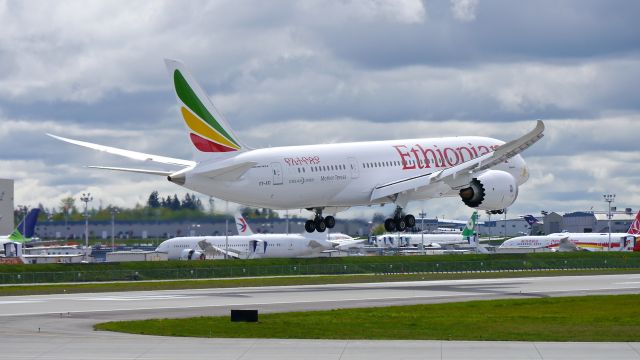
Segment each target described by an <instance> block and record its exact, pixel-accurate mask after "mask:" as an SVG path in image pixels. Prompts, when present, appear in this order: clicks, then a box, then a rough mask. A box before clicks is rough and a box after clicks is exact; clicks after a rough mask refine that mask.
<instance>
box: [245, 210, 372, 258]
mask: <svg viewBox="0 0 640 360" xmlns="http://www.w3.org/2000/svg"><path fill="white" fill-rule="evenodd" d="M235 221H236V229H237V230H238V235H243V236H255V235H254V233H253V231H252V230H251V226H249V223H248V222H247V220H245V218H244V216H242V214H240V213H237V214H235ZM273 235H276V234H273ZM278 235H281V236H283V237H286V236H288V235H289V234H278ZM257 236H260V235H259V234H258V235H257ZM302 236H303V237H305V238H307V239H312V240H313V239H315V238H319V239H322V240H326V241H328V242H329V243H331V245H333V250H325V251H336V250H337V251H349V250H357V249H361V248H362V247H363V246H364V243H365V239H354V238H352V237H351V236H349V235H347V234H343V233H334V232H331V233H329V234H327V235H326V236H324V237H318V236H315V237H314V236H311V235H307V236H305V235H304V234H302Z"/></svg>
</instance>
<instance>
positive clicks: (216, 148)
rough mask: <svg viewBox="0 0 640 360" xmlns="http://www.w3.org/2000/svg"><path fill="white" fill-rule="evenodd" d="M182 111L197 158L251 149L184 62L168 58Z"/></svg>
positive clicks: (167, 62)
mask: <svg viewBox="0 0 640 360" xmlns="http://www.w3.org/2000/svg"><path fill="white" fill-rule="evenodd" d="M165 63H166V65H167V70H168V71H169V73H170V74H171V77H172V81H173V86H174V89H175V92H176V96H177V100H178V105H179V106H180V114H181V116H182V119H183V120H184V122H185V124H186V126H187V130H188V131H189V138H190V140H191V143H192V144H193V146H194V147H195V148H196V150H197V151H196V157H200V156H201V155H202V153H226V152H235V151H242V150H247V149H249V148H248V147H247V146H246V145H244V144H243V143H242V142H241V141H240V140H239V139H238V136H236V134H235V133H234V132H233V130H232V129H231V127H230V126H229V124H228V123H227V121H226V120H225V119H224V117H223V116H222V114H220V113H219V112H218V110H217V109H216V108H215V106H213V103H212V102H211V100H210V99H209V97H208V96H207V94H206V93H205V92H204V90H202V88H201V87H200V85H198V83H197V82H196V81H195V79H194V78H193V77H192V76H191V74H189V72H188V71H187V70H186V68H185V66H184V64H182V63H181V62H179V61H176V60H169V59H166V60H165Z"/></svg>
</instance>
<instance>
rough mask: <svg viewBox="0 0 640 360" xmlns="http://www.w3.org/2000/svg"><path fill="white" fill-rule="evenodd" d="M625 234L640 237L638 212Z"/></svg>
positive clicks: (639, 213)
mask: <svg viewBox="0 0 640 360" xmlns="http://www.w3.org/2000/svg"><path fill="white" fill-rule="evenodd" d="M627 233H629V234H632V235H640V211H638V213H637V214H636V219H635V220H633V222H632V223H631V226H630V227H629V231H627Z"/></svg>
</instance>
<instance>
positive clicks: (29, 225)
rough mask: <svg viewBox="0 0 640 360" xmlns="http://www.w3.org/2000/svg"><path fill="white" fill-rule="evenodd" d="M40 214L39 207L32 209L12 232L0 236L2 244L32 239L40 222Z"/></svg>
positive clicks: (0, 244) (0, 243)
mask: <svg viewBox="0 0 640 360" xmlns="http://www.w3.org/2000/svg"><path fill="white" fill-rule="evenodd" d="M38 214H40V209H39V208H33V209H31V210H30V211H29V212H28V213H27V216H25V217H24V218H23V219H22V221H20V223H19V224H18V226H16V228H15V230H13V232H12V233H11V234H9V235H3V236H0V246H3V245H4V244H6V243H9V242H19V243H25V242H27V241H29V240H31V238H32V237H33V234H34V229H35V228H36V223H37V222H38Z"/></svg>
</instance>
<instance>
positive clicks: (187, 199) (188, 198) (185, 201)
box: [180, 193, 195, 210]
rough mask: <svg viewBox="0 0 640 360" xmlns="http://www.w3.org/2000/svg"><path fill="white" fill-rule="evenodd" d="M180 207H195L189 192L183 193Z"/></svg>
mask: <svg viewBox="0 0 640 360" xmlns="http://www.w3.org/2000/svg"><path fill="white" fill-rule="evenodd" d="M180 207H181V208H182V209H191V210H193V209H195V204H194V203H193V199H192V198H191V195H190V194H189V193H186V194H185V195H184V199H183V200H182V204H181V205H180Z"/></svg>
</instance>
